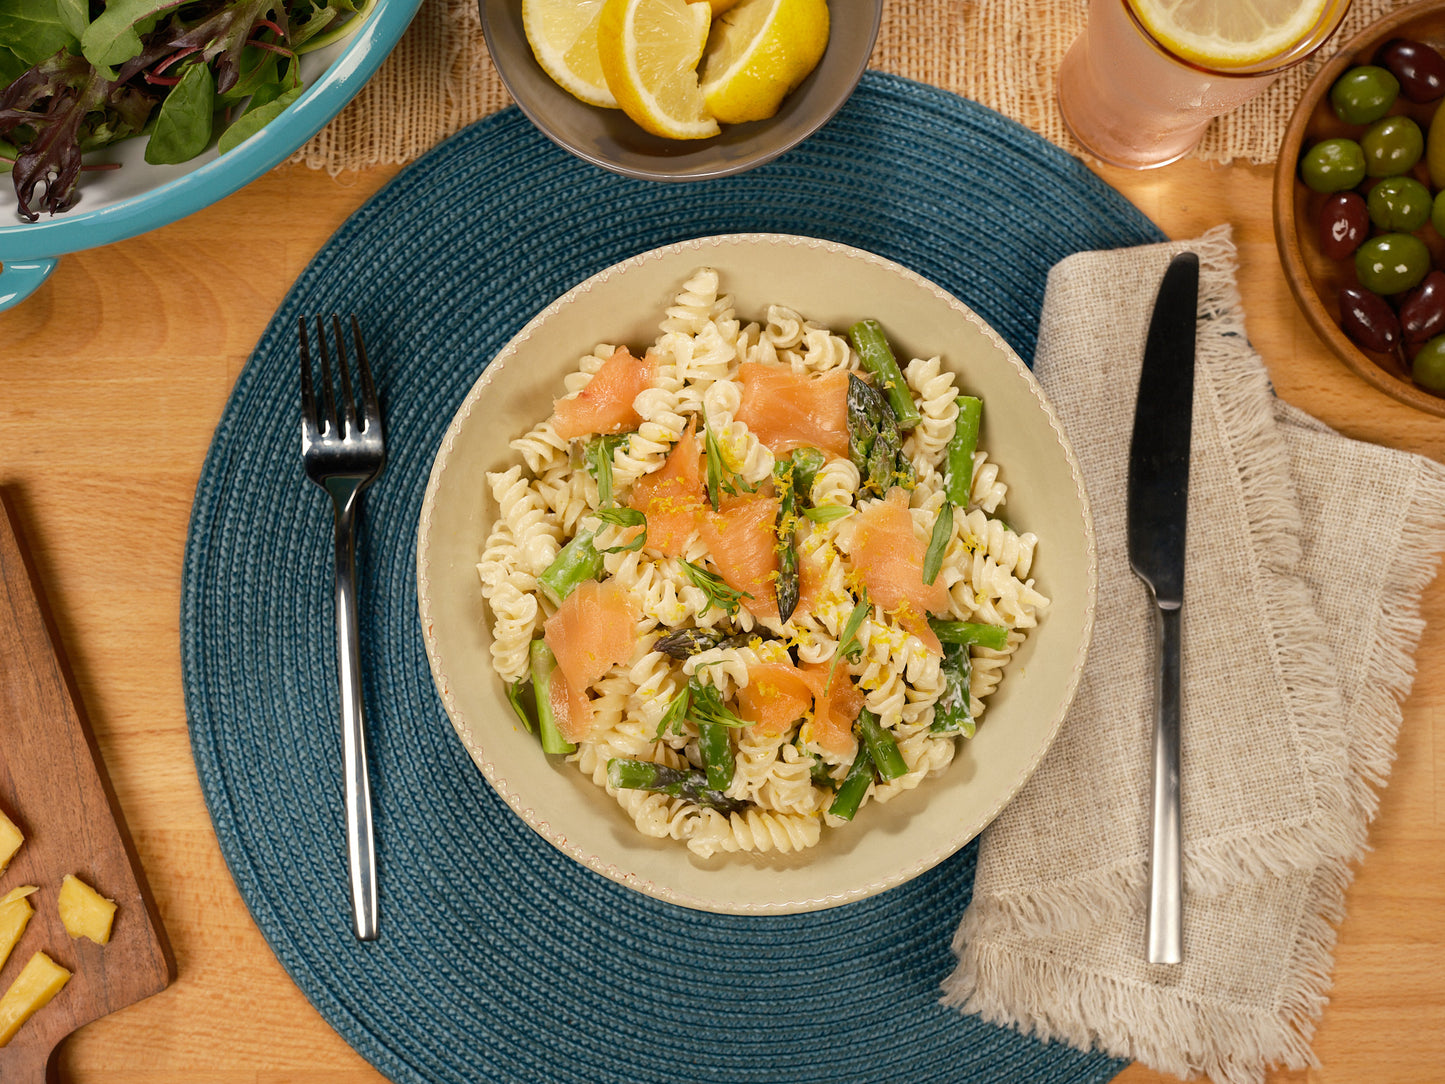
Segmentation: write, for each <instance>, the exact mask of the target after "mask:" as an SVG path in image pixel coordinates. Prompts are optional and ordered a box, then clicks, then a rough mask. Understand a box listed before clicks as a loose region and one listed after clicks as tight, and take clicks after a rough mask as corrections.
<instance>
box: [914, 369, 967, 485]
mask: <svg viewBox="0 0 1445 1084" xmlns="http://www.w3.org/2000/svg"><path fill="white" fill-rule="evenodd" d="M903 379H904V380H906V381H907V382H908V388H909V390H910V392H912V394H913V401H914V402H915V403H917V404H918V412H919V414H920V415H922V421H920V422H919V423H918V424H917V425H916V426H914V427H913V429H912V430H911V431H910V432H909V434H908V436H907V437H906V438H905V439H904V441H903V454H904V455H906V456H907V457H908V459H909V461H910V462H911V463H912V464H913V469H914V470H915V471H919V472H921V471H923V470H925V469H936V468H937V466H938V464H939V463H941V462H942V461H943V455H944V451H945V449H946V448H947V447H948V442H949V441H950V440H952V439H953V430H954V426H955V423H956V422H957V421H958V402H957V399H958V389H957V388H955V387H954V383H953V374H952V373H951V372H949V371H948V370H947V369H945V368H943V364H942V362H941V361H940V360H939V359H938V358H937V357H932V358H928V359H921V358H915V359H914V360H912V361H910V362H909V363H908V366H907V367H906V368H905V369H904V370H903Z"/></svg>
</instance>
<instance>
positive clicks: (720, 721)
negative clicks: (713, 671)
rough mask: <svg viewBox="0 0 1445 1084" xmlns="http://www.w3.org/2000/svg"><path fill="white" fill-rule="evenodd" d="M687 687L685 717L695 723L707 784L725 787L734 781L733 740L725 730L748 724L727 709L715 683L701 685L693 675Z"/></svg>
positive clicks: (720, 787)
mask: <svg viewBox="0 0 1445 1084" xmlns="http://www.w3.org/2000/svg"><path fill="white" fill-rule="evenodd" d="M687 687H688V692H689V693H690V694H691V697H692V704H691V706H690V707H689V708H688V718H690V719H691V720H692V721H693V722H694V723H695V724H697V739H698V750H699V752H701V753H702V765H703V768H705V769H706V771H707V785H708V786H710V787H712V788H713V789H714V790H727V789H728V785H729V784H730V783H731V782H732V781H733V768H734V766H735V761H734V758H733V742H732V737H731V736H730V735H729V734H728V731H729V730H731V729H733V728H734V727H740V726H747V722H746V721H745V720H743V719H740V718H738V716H737V715H735V714H733V712H732V711H731V710H729V708H728V706H727V705H726V704H724V703H723V699H722V694H721V693H720V692H718V691H717V688H716V686H713V685H704V684H703V683H702V682H700V681H698V680H697V678H693V679H692V680H690V681H689V682H688V685H687Z"/></svg>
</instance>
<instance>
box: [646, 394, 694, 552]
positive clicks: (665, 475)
mask: <svg viewBox="0 0 1445 1084" xmlns="http://www.w3.org/2000/svg"><path fill="white" fill-rule="evenodd" d="M627 503H628V505H629V506H630V507H632V508H634V509H636V510H637V511H639V512H641V513H642V514H643V515H644V516H646V517H647V546H648V548H649V549H654V550H657V551H658V552H659V553H661V554H662V555H663V556H664V557H681V556H682V555H683V553H684V552H685V551H686V549H687V544H688V541H689V539H691V538H692V536H693V532H695V531H696V530H697V529H698V526H699V524H700V522H701V518H702V513H703V510H704V508H705V507H706V504H707V496H706V494H705V492H704V490H703V484H702V450H701V449H700V448H699V447H698V442H697V416H696V415H694V416H693V419H692V421H690V422H688V425H687V429H685V430H684V431H683V434H682V436H681V437H680V438H679V439H678V441H677V443H676V444H674V445H673V446H672V451H671V452H670V453H668V456H667V461H666V462H665V463H664V464H663V465H662V467H661V468H660V469H659V470H655V471H653V472H652V473H651V474H644V475H643V476H642V477H641V478H639V479H638V480H637V481H636V482H634V483H633V485H632V492H631V494H630V495H629V496H628V500H627Z"/></svg>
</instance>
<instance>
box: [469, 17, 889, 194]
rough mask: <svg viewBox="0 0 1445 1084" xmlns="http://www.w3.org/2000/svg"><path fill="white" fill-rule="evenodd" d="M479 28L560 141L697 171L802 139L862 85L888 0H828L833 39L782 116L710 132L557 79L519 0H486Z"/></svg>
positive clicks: (630, 162)
mask: <svg viewBox="0 0 1445 1084" xmlns="http://www.w3.org/2000/svg"><path fill="white" fill-rule="evenodd" d="M478 7H479V10H480V11H481V19H482V30H483V32H484V33H485V34H486V38H487V49H488V51H489V52H490V53H491V56H492V62H493V63H494V64H495V65H496V66H497V74H498V75H500V76H501V77H502V82H503V83H505V84H506V86H507V90H509V91H510V92H511V94H512V97H513V98H515V99H516V102H517V105H518V106H519V107H520V108H521V110H522V112H523V113H525V114H526V115H527V119H529V120H530V121H531V122H532V123H533V124H535V125H536V126H537V128H538V129H539V130H540V131H541V132H542V134H543V135H545V136H546V137H547V138H548V139H550V140H552V141H553V142H554V143H556V144H557V145H558V146H559V147H562V148H563V149H564V150H568V151H571V152H572V153H573V154H575V155H577V156H578V157H579V158H584V159H586V160H587V161H589V162H591V163H593V164H594V165H598V166H602V167H603V168H604V169H610V170H612V171H613V172H614V173H621V174H624V175H626V176H628V177H640V178H642V179H643V180H648V181H697V180H702V179H703V178H706V177H725V176H728V175H729V174H733V173H741V172H743V171H744V170H749V169H752V168H753V167H755V166H760V165H762V164H763V163H764V162H769V161H771V160H772V159H774V158H776V157H777V156H778V155H780V154H782V153H783V152H784V151H787V150H789V149H791V148H792V147H795V146H797V145H798V144H799V143H800V142H802V141H803V140H804V139H806V138H807V137H808V136H810V135H811V134H812V133H813V132H815V131H817V130H818V129H819V128H820V127H822V125H824V124H825V123H827V121H828V120H829V119H830V118H831V117H832V116H833V114H834V113H836V112H838V110H839V109H841V108H842V107H843V103H844V102H846V101H847V100H848V96H849V95H850V94H852V93H853V88H854V87H856V86H857V85H858V80H859V79H861V78H862V76H863V71H864V69H865V68H867V67H868V58H869V56H871V55H872V52H873V42H874V40H875V39H876V38H877V36H878V25H879V22H880V20H881V19H882V17H883V0H829V3H828V11H829V20H830V25H829V31H828V48H827V50H826V51H825V52H824V53H823V59H822V60H821V61H819V62H818V66H817V67H816V68H814V69H813V71H812V73H811V74H810V75H809V76H808V78H806V79H804V80H803V83H802V85H801V86H799V87H798V88H797V89H796V90H794V91H793V92H792V93H791V94H789V95H788V96H787V97H786V98H785V99H783V104H782V107H781V108H780V109H779V110H778V113H777V115H776V116H773V117H769V118H768V119H767V120H755V121H749V122H748V123H747V124H726V125H724V126H723V131H722V133H721V134H720V135H716V136H713V137H712V138H711V139H682V140H678V139H662V138H660V137H658V136H654V135H649V134H648V133H647V132H644V131H643V130H642V129H641V128H639V127H638V126H637V125H636V124H634V123H633V122H632V121H631V120H629V119H628V118H627V117H626V116H625V115H624V114H623V112H622V111H621V110H620V109H601V108H599V107H597V106H594V105H588V104H587V103H586V102H582V101H579V100H578V99H576V98H574V97H572V95H570V94H568V93H567V92H566V91H565V90H563V89H562V88H561V87H559V86H558V85H557V84H556V83H554V82H553V81H552V79H551V77H550V76H548V75H547V73H546V72H544V71H543V70H542V66H541V65H540V64H538V63H537V59H536V57H535V56H533V55H532V47H531V46H530V45H529V44H528V43H527V35H526V32H525V31H524V30H523V28H522V5H521V3H520V2H519V0H479V3H478Z"/></svg>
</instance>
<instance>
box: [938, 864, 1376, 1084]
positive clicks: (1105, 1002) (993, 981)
mask: <svg viewBox="0 0 1445 1084" xmlns="http://www.w3.org/2000/svg"><path fill="white" fill-rule="evenodd" d="M1352 879H1353V871H1352V869H1351V867H1350V865H1349V863H1347V862H1346V861H1344V860H1343V859H1336V860H1332V861H1329V862H1325V863H1323V864H1322V865H1321V866H1320V867H1319V868H1318V869H1317V870H1316V872H1315V875H1314V877H1313V879H1312V881H1311V886H1310V891H1309V892H1308V893H1306V894H1305V895H1304V897H1303V898H1304V900H1305V904H1304V906H1303V908H1302V910H1301V915H1300V921H1299V924H1298V926H1297V932H1298V938H1297V940H1296V941H1295V944H1294V950H1293V953H1292V956H1291V959H1290V963H1289V966H1288V971H1289V974H1288V975H1287V976H1286V977H1285V978H1284V979H1283V980H1282V981H1281V983H1280V984H1279V987H1278V989H1280V990H1283V991H1285V995H1284V997H1283V998H1282V999H1281V1000H1280V1001H1279V1002H1278V1004H1277V1005H1276V1006H1274V1009H1273V1011H1272V1012H1271V1011H1270V1010H1268V1009H1262V1008H1259V1007H1254V1006H1251V1007H1247V1008H1242V1007H1229V1006H1226V1005H1224V1004H1221V1003H1220V1002H1219V1001H1217V1000H1212V999H1206V998H1199V997H1191V996H1189V995H1187V994H1185V993H1184V992H1183V991H1182V990H1170V989H1168V988H1167V984H1168V981H1169V980H1168V979H1167V978H1165V977H1164V976H1167V975H1169V973H1170V971H1171V970H1172V969H1171V968H1169V967H1167V966H1160V967H1159V969H1158V971H1159V974H1160V976H1161V978H1160V979H1159V981H1158V982H1157V983H1154V984H1151V985H1150V986H1149V989H1148V995H1147V996H1144V993H1145V992H1144V991H1142V990H1141V989H1140V984H1139V983H1138V982H1137V981H1130V980H1126V979H1119V978H1115V977H1112V976H1106V975H1102V974H1099V973H1097V972H1090V971H1087V970H1080V969H1079V968H1078V967H1077V966H1076V965H1075V964H1074V963H1072V962H1071V961H1070V959H1069V956H1070V954H1069V953H1068V952H1063V953H1061V954H1059V955H1058V956H1054V955H1039V954H1036V953H1034V952H1031V951H1029V950H1028V949H1026V948H1022V947H1021V942H1022V939H1021V938H1018V937H1013V938H1009V939H1008V940H1006V941H1000V940H996V939H995V940H988V939H982V938H980V937H979V936H978V934H979V933H980V930H981V928H982V927H983V926H985V925H991V924H992V923H991V922H990V920H989V918H988V917H987V916H986V915H985V914H984V912H985V911H987V910H988V909H990V908H991V907H992V906H993V904H994V901H980V900H978V899H975V900H974V902H973V904H972V905H971V906H970V907H969V909H968V910H967V911H966V912H965V913H964V918H963V922H962V923H961V924H960V926H959V929H958V931H957V932H956V933H955V935H954V939H953V950H954V953H955V955H956V956H957V957H958V961H959V963H958V967H957V968H956V969H955V970H954V972H953V973H952V974H951V975H950V976H949V978H948V980H947V982H946V983H945V985H944V991H945V992H944V996H943V997H942V998H941V999H940V1001H941V1003H942V1004H944V1005H947V1006H951V1007H953V1008H957V1009H961V1010H962V1011H963V1012H966V1013H970V1014H972V1015H976V1016H979V1017H981V1018H982V1019H984V1020H987V1021H988V1022H989V1023H992V1024H998V1025H1001V1026H1005V1027H1011V1028H1014V1029H1015V1030H1017V1031H1019V1032H1021V1033H1023V1034H1025V1035H1032V1036H1034V1037H1035V1038H1038V1039H1041V1040H1043V1041H1045V1042H1049V1041H1058V1042H1063V1043H1067V1044H1068V1045H1070V1046H1072V1047H1074V1048H1076V1049H1078V1050H1084V1051H1088V1050H1101V1051H1103V1052H1104V1053H1106V1054H1108V1055H1109V1056H1110V1057H1116V1058H1128V1059H1130V1060H1133V1061H1139V1062H1142V1063H1143V1064H1145V1065H1147V1066H1149V1067H1150V1068H1151V1069H1155V1070H1158V1071H1159V1072H1165V1073H1171V1074H1173V1075H1174V1076H1177V1077H1180V1078H1183V1079H1192V1078H1195V1077H1198V1076H1200V1075H1205V1076H1208V1077H1209V1078H1210V1080H1211V1081H1213V1082H1214V1084H1262V1082H1263V1080H1264V1074H1265V1068H1266V1066H1269V1067H1278V1068H1286V1069H1307V1068H1317V1067H1318V1066H1319V1061H1318V1059H1317V1058H1316V1057H1315V1054H1314V1052H1313V1050H1312V1049H1311V1048H1310V1043H1311V1041H1312V1039H1313V1038H1314V1031H1315V1023H1316V1021H1317V1020H1318V1019H1319V1016H1320V1014H1321V1012H1322V1011H1323V1010H1324V1006H1325V1004H1326V1002H1327V1001H1328V1000H1329V997H1328V994H1329V987H1330V981H1331V977H1330V975H1331V970H1332V968H1333V965H1334V948H1335V942H1336V927H1337V925H1338V923H1339V922H1340V921H1341V920H1342V919H1343V918H1344V896H1345V889H1346V888H1347V887H1348V886H1349V883H1350V881H1351V880H1352ZM1016 932H1017V933H1023V934H1025V936H1027V934H1026V932H1025V931H1022V930H1019V931H1016ZM1185 937H1186V951H1187V938H1188V932H1187V930H1186V933H1185ZM1141 951H1142V946H1141ZM981 989H982V990H984V991H987V994H986V995H984V994H982V993H980V990H981ZM1079 1005H1088V1006H1089V1013H1088V1014H1087V1016H1088V1019H1090V1020H1092V1021H1097V1022H1098V1023H1097V1024H1096V1025H1095V1026H1091V1025H1090V1024H1088V1023H1085V1014H1082V1013H1080V1012H1078V1011H1077V1006H1079Z"/></svg>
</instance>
